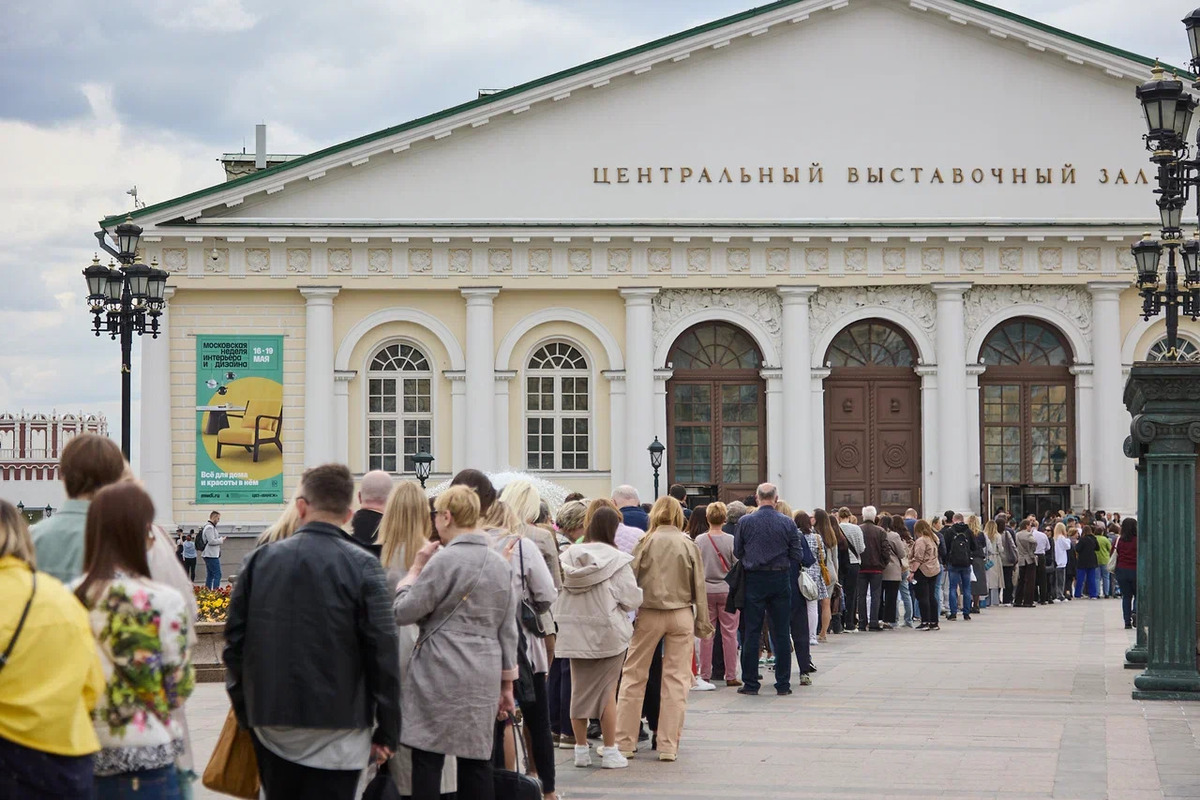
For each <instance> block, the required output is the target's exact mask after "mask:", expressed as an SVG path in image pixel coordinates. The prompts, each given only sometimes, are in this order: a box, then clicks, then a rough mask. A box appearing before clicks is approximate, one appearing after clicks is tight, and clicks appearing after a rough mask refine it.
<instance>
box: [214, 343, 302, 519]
mask: <svg viewBox="0 0 1200 800" xmlns="http://www.w3.org/2000/svg"><path fill="white" fill-rule="evenodd" d="M284 446H285V445H284V441H283V337H282V336H251V335H247V336H209V335H205V334H201V335H199V336H197V337H196V503H197V504H198V505H204V506H220V505H255V504H263V505H266V504H272V503H282V502H283V448H284Z"/></svg>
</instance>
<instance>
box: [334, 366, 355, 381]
mask: <svg viewBox="0 0 1200 800" xmlns="http://www.w3.org/2000/svg"><path fill="white" fill-rule="evenodd" d="M357 376H358V370H356V369H335V370H334V371H333V380H334V381H335V382H337V383H349V382H350V381H352V380H354V379H355V378H356V377H357Z"/></svg>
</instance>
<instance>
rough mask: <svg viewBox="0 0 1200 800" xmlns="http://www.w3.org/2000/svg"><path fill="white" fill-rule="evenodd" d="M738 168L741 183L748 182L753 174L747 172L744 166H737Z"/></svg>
mask: <svg viewBox="0 0 1200 800" xmlns="http://www.w3.org/2000/svg"><path fill="white" fill-rule="evenodd" d="M738 169H740V170H741V171H742V183H749V182H750V181H751V180H753V176H752V175H751V174H750V173H749V172H746V168H745V167H738Z"/></svg>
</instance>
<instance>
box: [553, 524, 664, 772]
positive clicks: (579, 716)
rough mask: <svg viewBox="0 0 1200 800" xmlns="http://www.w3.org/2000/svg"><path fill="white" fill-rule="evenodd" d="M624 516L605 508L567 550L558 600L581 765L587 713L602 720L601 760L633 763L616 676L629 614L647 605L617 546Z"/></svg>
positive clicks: (585, 758)
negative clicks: (620, 735) (624, 740)
mask: <svg viewBox="0 0 1200 800" xmlns="http://www.w3.org/2000/svg"><path fill="white" fill-rule="evenodd" d="M620 524H621V515H620V513H619V512H617V511H614V510H613V509H611V508H599V509H597V510H596V512H595V513H594V514H593V515H592V520H591V522H590V523H589V524H588V527H587V532H586V533H585V534H584V540H583V542H582V543H581V544H573V545H571V546H570V547H569V548H567V551H566V552H565V553H563V554H562V557H561V559H560V560H561V562H562V567H563V586H562V592H561V593H560V594H559V596H558V599H557V600H556V601H555V603H554V618H555V619H556V620H558V641H557V643H556V646H555V654H556V655H557V656H558V657H560V658H569V659H571V727H572V728H573V729H574V731H575V741H576V742H578V744H576V745H575V766H577V767H589V766H591V764H592V754H591V751H590V749H589V748H588V744H587V725H588V719H589V718H590V719H596V718H599V720H600V730H601V732H602V734H603V738H604V747H603V749H602V750H601V751H600V753H601V758H600V766H601V767H604V768H605V769H620V768H622V767H625V766H628V763H629V762H628V761H626V759H625V757H624V756H622V755H621V753H620V751H619V750H617V746H616V742H617V681H618V680H619V679H620V677H621V667H622V665H623V664H624V661H625V651H626V650H627V649H628V648H629V640H630V638H631V637H632V636H633V624H632V623H631V622H630V620H629V616H630V615H629V612H631V611H636V610H637V609H638V607H640V606H641V604H642V590H641V589H639V588H638V585H637V579H636V578H635V577H634V575H633V570H632V569H631V568H630V566H629V565H630V564H631V563H632V561H633V557H632V556H630V555H627V554H626V553H622V552H621V551H620V550H618V549H617V547H616V543H615V542H616V535H617V526H618V525H620Z"/></svg>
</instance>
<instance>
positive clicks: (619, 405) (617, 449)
mask: <svg viewBox="0 0 1200 800" xmlns="http://www.w3.org/2000/svg"><path fill="white" fill-rule="evenodd" d="M600 374H601V375H603V376H604V377H605V378H607V379H608V411H609V430H608V438H609V445H608V446H609V474H610V475H611V476H612V488H614V489H615V488H617V487H618V486H620V485H621V483H622V478H621V469H622V467H624V465H625V370H623V369H620V370H615V369H614V370H605V371H604V372H602V373H600Z"/></svg>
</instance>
